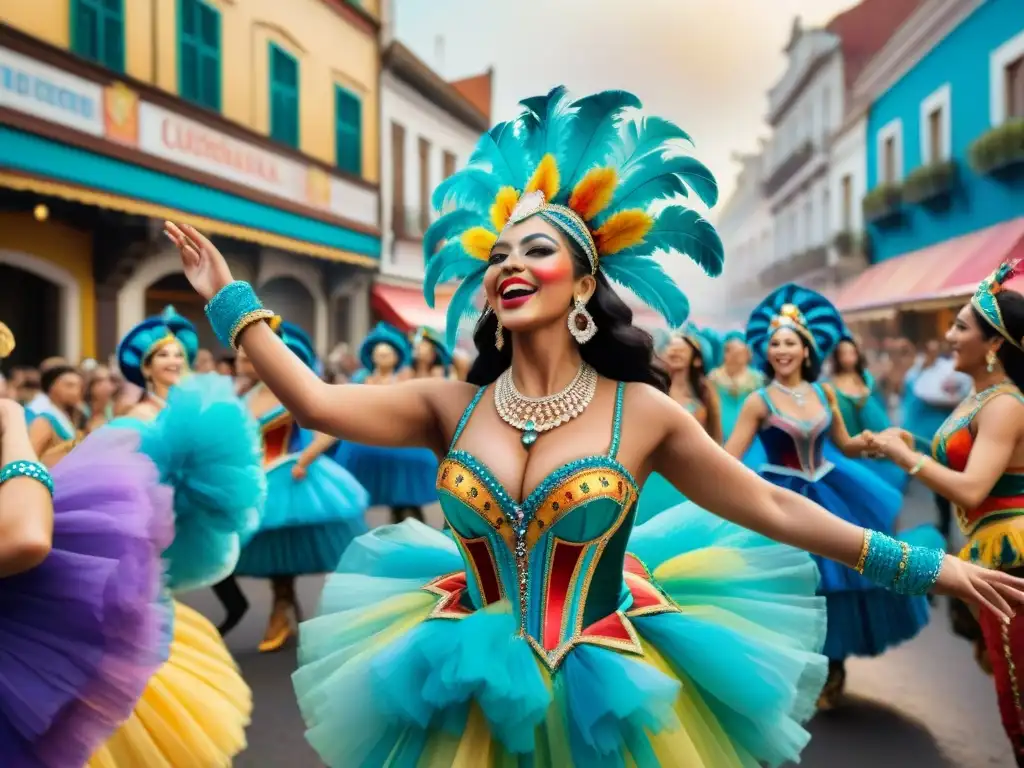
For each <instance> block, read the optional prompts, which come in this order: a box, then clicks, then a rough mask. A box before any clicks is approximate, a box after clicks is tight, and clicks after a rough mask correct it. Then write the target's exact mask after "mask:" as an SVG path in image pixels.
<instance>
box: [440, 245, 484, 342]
mask: <svg viewBox="0 0 1024 768" xmlns="http://www.w3.org/2000/svg"><path fill="white" fill-rule="evenodd" d="M486 271H487V265H486V264H482V265H481V266H480V267H479V268H478V269H477V270H476V271H475V272H471V273H469V274H468V275H466V277H465V279H464V280H463V281H462V284H461V285H459V287H458V288H456V289H455V293H453V294H452V298H451V301H450V302H449V303H448V313H447V315H446V320H445V324H446V325H447V328H446V329H445V344H447V345H448V349H455V346H456V344H458V341H459V325H460V324H461V322H462V318H463V317H465V316H467V315H471V314H474V313H475V312H476V308H475V307H474V306H473V296H474V295H475V294H476V292H477V290H479V288H480V286H481V285H483V282H484V273H485V272H486Z"/></svg>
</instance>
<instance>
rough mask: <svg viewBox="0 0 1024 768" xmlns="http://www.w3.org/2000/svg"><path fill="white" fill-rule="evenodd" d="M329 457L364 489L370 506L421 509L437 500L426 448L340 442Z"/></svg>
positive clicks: (431, 455)
mask: <svg viewBox="0 0 1024 768" xmlns="http://www.w3.org/2000/svg"><path fill="white" fill-rule="evenodd" d="M333 455H334V459H335V461H337V462H338V463H339V464H341V465H342V466H343V467H345V469H347V470H348V471H349V472H351V473H352V474H353V475H354V476H355V478H356V479H357V480H358V481H359V483H360V484H361V485H362V486H363V487H364V488H365V489H366V491H367V493H369V495H370V504H371V505H373V506H377V505H380V506H385V507H396V508H397V507H422V506H426V505H427V504H433V503H434V502H435V501H437V489H436V488H435V487H434V484H435V483H436V482H437V457H436V456H435V455H434V452H433V451H431V450H429V449H427V448H384V447H380V446H375V445H362V444H360V443H351V442H348V441H342V442H340V443H339V444H338V446H337V447H336V448H335V450H334V454H333Z"/></svg>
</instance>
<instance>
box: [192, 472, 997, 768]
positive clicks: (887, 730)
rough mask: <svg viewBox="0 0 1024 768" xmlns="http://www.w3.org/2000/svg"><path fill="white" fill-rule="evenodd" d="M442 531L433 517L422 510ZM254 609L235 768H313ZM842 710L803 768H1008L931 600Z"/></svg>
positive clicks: (987, 683)
mask: <svg viewBox="0 0 1024 768" xmlns="http://www.w3.org/2000/svg"><path fill="white" fill-rule="evenodd" d="M427 514H428V518H429V520H430V522H432V523H434V524H436V525H440V512H439V510H438V509H437V507H436V506H435V507H434V508H432V509H429V510H428V512H427ZM933 515H934V508H933V507H932V503H931V499H930V497H929V496H928V494H927V492H925V491H924V490H923V489H922V488H920V487H917V486H915V487H912V489H911V492H910V493H909V494H908V497H907V503H906V505H905V507H904V512H903V516H902V518H901V520H902V525H903V526H904V527H910V526H913V525H916V524H919V523H922V522H932V519H933ZM386 519H387V515H386V512H385V511H384V510H377V509H374V510H371V513H370V523H371V524H373V525H376V524H382V523H384V522H386ZM321 584H322V579H319V578H307V579H301V580H300V583H299V595H300V600H301V602H302V604H303V606H304V607H305V610H306V613H307V615H308V614H310V613H312V612H313V611H314V610H315V608H316V604H317V596H318V594H319V591H320V586H321ZM242 585H243V589H244V590H245V592H246V594H247V596H248V597H249V600H250V603H251V604H252V607H251V608H250V611H249V614H248V615H247V616H246V618H245V619H244V620H243V622H242V623H241V624H240V625H239V626H238V628H237V629H236V630H235V631H234V632H232V633H231V635H230V636H229V637H228V645H229V646H230V647H231V650H232V652H233V653H234V654H235V656H236V658H237V659H238V661H239V664H240V665H241V667H242V672H243V674H244V675H245V678H246V680H247V681H248V682H249V685H250V686H252V690H253V696H254V699H255V709H254V712H253V720H252V725H251V726H250V728H249V731H248V737H249V749H248V750H246V751H245V752H244V753H243V754H242V755H240V756H239V757H238V758H237V759H236V760H235V766H236V768H278V767H279V766H281V767H287V768H315V767H316V766H320V765H321V764H320V763H319V761H318V760H317V758H316V755H315V754H314V753H313V751H312V750H311V749H310V748H309V747H308V746H307V745H306V743H305V741H304V740H303V735H302V734H303V725H302V719H301V717H300V716H299V712H298V708H297V707H296V705H295V697H294V695H293V693H292V687H291V681H290V679H289V676H290V674H291V672H292V670H293V669H294V668H295V651H294V649H290V650H285V651H283V652H281V653H276V654H259V653H257V652H256V651H255V650H254V649H255V647H256V645H257V643H258V642H259V640H260V638H261V637H262V634H263V629H264V626H265V622H266V618H267V615H268V613H269V610H270V589H269V586H268V585H267V584H266V583H262V582H258V581H252V580H244V579H243V580H242ZM185 602H187V603H188V604H189V605H191V606H193V607H195V608H197V609H199V610H200V611H202V612H203V613H205V614H206V615H207V616H209V617H210V618H211V619H212V620H213V621H214V622H217V621H220V619H221V615H222V614H221V609H220V606H219V605H218V603H217V601H216V599H215V598H214V597H213V594H212V593H211V592H210V591H208V590H207V591H202V592H195V593H192V594H190V595H187V596H186V597H185ZM848 693H849V696H848V701H847V702H846V704H845V705H844V706H843V707H841V708H840V709H837V710H836V711H834V712H830V713H826V714H822V715H818V716H817V717H816V718H815V719H814V720H813V721H812V722H811V724H810V731H811V734H812V739H811V743H810V745H809V746H808V748H807V749H806V751H805V752H804V757H803V760H802V762H801V765H802V766H804V767H805V768H865V766H870V768H890V767H891V768H896V767H897V766H898V767H899V768H903V767H904V766H906V767H908V768H1012V766H1013V765H1014V763H1013V760H1012V757H1011V754H1010V751H1009V748H1008V746H1007V744H1006V739H1005V737H1004V735H1003V732H1002V728H1001V726H1000V721H999V713H998V710H997V708H996V704H995V695H994V692H993V688H992V681H991V679H990V678H988V677H985V676H984V675H983V674H982V673H981V671H980V670H979V669H978V667H977V666H976V664H975V663H974V660H973V656H972V653H971V648H970V646H969V645H968V643H967V642H965V641H963V640H961V639H960V638H958V637H956V636H954V635H953V634H952V633H951V632H950V628H949V620H948V614H947V612H946V605H945V601H944V600H942V599H939V600H938V601H937V602H936V608H935V613H934V617H933V620H932V622H931V624H930V625H929V626H928V627H927V628H926V629H925V630H924V631H923V632H922V633H921V634H920V635H919V636H918V637H917V638H915V639H914V640H913V641H911V642H909V643H906V644H905V645H903V646H901V647H899V648H897V649H895V650H893V651H890V652H889V653H887V654H885V655H884V656H882V657H880V658H878V659H855V660H852V661H851V662H850V663H849V665H848Z"/></svg>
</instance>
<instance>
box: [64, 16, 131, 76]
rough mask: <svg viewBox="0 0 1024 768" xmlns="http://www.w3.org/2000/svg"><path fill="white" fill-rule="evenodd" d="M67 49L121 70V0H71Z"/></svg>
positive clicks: (122, 45) (122, 27) (122, 64)
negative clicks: (69, 48) (69, 40)
mask: <svg viewBox="0 0 1024 768" xmlns="http://www.w3.org/2000/svg"><path fill="white" fill-rule="evenodd" d="M71 49H72V50H73V51H74V52H75V53H77V54H78V55H79V56H81V57H83V58H86V59H90V60H91V61H95V62H96V63H98V64H102V65H103V66H105V67H107V68H108V69H112V70H114V71H115V72H124V0H72V5H71Z"/></svg>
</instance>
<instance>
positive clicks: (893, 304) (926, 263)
mask: <svg viewBox="0 0 1024 768" xmlns="http://www.w3.org/2000/svg"><path fill="white" fill-rule="evenodd" d="M1021 256H1024V217H1020V218H1016V219H1012V220H1010V221H1004V222H1002V223H1001V224H996V225H994V226H991V227H987V228H985V229H981V230H978V231H977V232H971V233H970V234H967V235H962V236H961V237H955V238H953V239H951V240H945V241H943V242H941V243H936V244H935V245H932V246H929V247H927V248H922V249H921V250H918V251H913V252H911V253H907V254H904V255H902V256H897V257H896V258H894V259H887V260H886V261H883V262H881V263H879V264H875V265H874V266H872V267H869V268H868V269H866V270H865V271H864V272H862V273H861V274H860V275H859V276H858V277H856V278H855V279H854V280H853V281H852V282H851V283H849V284H848V285H846V286H844V287H843V288H842V289H841V290H840V291H839V293H838V295H837V297H836V300H835V304H836V306H837V307H838V308H839V310H840V311H841V312H843V314H857V313H861V312H866V311H870V310H877V309H882V308H897V307H901V306H906V305H908V304H914V303H916V302H926V301H935V300H945V299H955V298H959V297H961V296H968V295H969V294H971V293H972V292H973V291H974V289H975V287H976V286H977V285H978V283H979V282H981V280H982V279H984V278H985V277H986V276H987V275H988V274H989V273H990V272H992V270H993V269H995V268H996V267H997V266H999V264H1000V263H1001V262H1002V261H1003V260H1004V259H1007V258H1014V257H1017V258H1019V257H1021Z"/></svg>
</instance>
